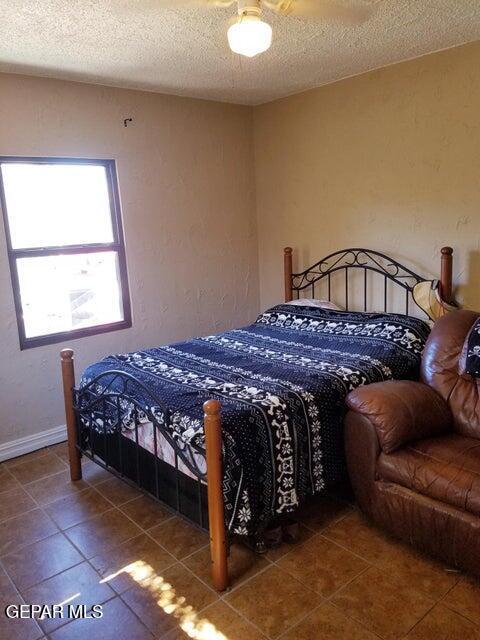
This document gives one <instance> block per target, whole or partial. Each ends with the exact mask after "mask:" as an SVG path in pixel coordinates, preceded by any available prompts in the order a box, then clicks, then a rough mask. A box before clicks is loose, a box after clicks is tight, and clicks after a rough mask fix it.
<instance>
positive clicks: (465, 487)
mask: <svg viewBox="0 0 480 640" xmlns="http://www.w3.org/2000/svg"><path fill="white" fill-rule="evenodd" d="M376 476H377V479H378V480H384V481H387V482H394V483H397V484H399V485H401V486H403V487H406V488H408V489H411V490H412V491H416V492H417V493H420V494H422V495H424V496H428V497H430V498H434V499H436V500H439V501H440V502H446V503H447V504H450V505H451V506H454V507H457V508H458V509H462V510H465V511H468V512H470V513H472V514H474V515H477V516H480V440H478V439H476V438H468V437H465V436H462V435H459V434H457V433H451V434H448V435H444V436H441V437H436V438H426V439H424V440H418V441H417V442H412V443H410V444H409V445H408V446H406V447H404V448H402V449H399V450H397V451H394V452H393V453H381V454H380V456H379V457H378V460H377V468H376Z"/></svg>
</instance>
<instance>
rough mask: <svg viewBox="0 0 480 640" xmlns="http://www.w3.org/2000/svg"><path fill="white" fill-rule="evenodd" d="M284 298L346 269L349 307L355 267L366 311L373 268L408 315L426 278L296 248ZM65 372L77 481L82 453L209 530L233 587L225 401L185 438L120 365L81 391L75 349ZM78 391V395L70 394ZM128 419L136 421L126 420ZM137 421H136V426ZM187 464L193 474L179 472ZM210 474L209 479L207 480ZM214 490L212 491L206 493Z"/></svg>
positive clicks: (223, 577)
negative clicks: (305, 264)
mask: <svg viewBox="0 0 480 640" xmlns="http://www.w3.org/2000/svg"><path fill="white" fill-rule="evenodd" d="M284 265H285V269H284V276H285V301H286V302H288V301H290V300H292V298H293V296H294V293H296V297H297V298H299V297H300V292H302V291H305V290H307V289H309V290H310V292H311V294H312V297H314V296H315V285H316V284H317V283H318V282H319V281H321V280H323V279H325V278H326V280H327V289H328V299H329V300H331V299H332V283H331V278H332V275H333V274H334V273H336V272H339V271H341V270H344V272H345V285H344V286H345V307H346V310H347V311H348V310H349V275H350V273H351V272H352V271H353V270H355V269H361V270H363V272H364V278H363V307H364V308H363V311H367V306H368V304H367V303H368V279H367V274H368V272H369V271H372V272H375V273H377V274H379V275H380V276H383V278H384V293H383V297H384V311H385V312H387V306H388V305H387V303H388V289H387V284H388V281H392V282H394V283H395V284H396V285H398V286H399V287H401V288H402V289H403V290H404V291H405V313H406V315H408V314H409V296H410V295H411V294H412V290H413V287H414V286H415V285H416V284H417V283H418V282H421V281H422V280H424V278H422V277H421V276H420V275H418V274H417V273H415V272H414V271H412V270H411V269H409V268H407V267H405V266H404V265H403V264H401V263H400V262H397V261H396V260H393V259H392V258H390V257H389V256H387V255H385V254H383V253H379V252H377V251H373V250H369V249H361V248H351V249H344V250H341V251H337V252H334V253H331V254H330V255H328V256H326V257H325V258H323V259H322V260H320V261H318V262H316V263H315V264H314V265H312V266H311V267H309V268H308V269H306V270H304V271H301V272H298V273H294V272H293V271H292V249H290V248H288V247H287V248H286V249H285V251H284ZM451 269H452V250H451V249H450V248H448V247H446V248H444V249H442V276H441V284H442V286H443V288H444V291H446V290H447V288H448V287H450V290H451ZM62 375H63V388H64V398H65V409H66V415H67V428H68V437H69V453H70V470H71V477H72V480H78V479H80V478H81V465H80V456H81V455H84V456H86V457H87V458H89V459H91V460H93V461H94V462H95V463H97V464H99V465H100V466H101V467H103V468H104V469H107V470H108V471H110V472H111V473H113V474H114V475H116V476H118V477H120V478H122V479H123V480H125V481H126V482H128V483H130V484H132V485H133V486H135V487H138V488H140V489H141V490H143V491H144V492H146V493H148V494H149V495H151V496H152V497H153V498H155V499H156V500H158V501H159V502H161V503H162V504H163V505H164V506H166V508H167V509H169V510H171V511H172V512H173V513H175V514H177V515H179V516H181V517H184V518H186V519H188V521H189V522H191V523H193V524H194V525H197V526H198V527H200V528H202V529H207V530H208V529H209V530H210V541H211V552H212V574H213V582H214V585H215V587H216V588H217V589H218V590H223V589H225V588H226V586H227V585H228V573H227V551H228V531H227V527H226V524H225V516H224V504H223V489H222V479H223V472H222V461H223V453H222V446H223V445H222V432H221V417H220V409H221V407H220V403H219V402H218V401H216V400H210V401H208V402H207V403H205V404H204V410H205V416H204V436H205V439H204V440H203V441H200V442H194V443H188V444H187V443H186V442H184V441H183V440H182V439H181V434H180V433H179V432H178V431H176V430H175V427H174V424H173V421H172V411H171V410H170V409H169V408H168V407H167V406H165V405H164V403H163V402H162V400H161V399H160V398H158V397H156V396H155V394H153V393H152V392H151V391H150V390H149V389H148V388H147V387H146V386H145V385H144V384H143V383H142V382H140V381H139V380H137V379H136V378H135V377H134V376H132V375H130V374H128V373H126V372H123V371H119V370H111V371H106V372H102V373H101V374H100V375H99V376H97V377H95V379H94V380H91V381H90V382H89V383H88V384H86V385H85V386H84V387H83V388H78V389H77V388H75V380H74V369H73V351H72V350H71V349H64V350H63V351H62ZM72 389H73V398H72ZM138 390H141V392H142V395H143V396H144V397H145V398H148V399H149V400H151V404H150V406H149V407H148V408H145V407H144V406H141V405H140V404H139V401H138V400H137V399H136V394H135V391H138ZM126 422H129V423H130V426H128V425H126ZM145 422H151V424H152V429H153V442H154V453H153V454H152V453H150V452H148V451H147V450H146V449H145V448H143V447H142V446H141V445H140V443H139V433H138V432H139V428H140V426H141V425H142V423H145ZM132 425H133V426H132ZM126 428H130V429H131V430H132V429H133V431H134V433H135V438H134V439H133V440H131V439H129V438H127V437H124V436H123V433H125V429H126ZM160 437H162V438H163V439H164V440H165V441H166V442H167V443H168V445H169V446H170V447H171V448H172V450H173V453H174V462H175V464H174V467H172V465H170V464H168V463H167V462H165V461H163V460H162V459H161V458H160V457H159V455H158V444H159V438H160ZM194 453H196V454H198V455H200V456H202V457H203V458H204V459H205V460H206V471H205V470H204V469H201V468H200V467H199V466H198V463H197V461H196V460H195V456H194ZM179 461H181V462H182V463H183V464H184V465H185V466H186V468H187V469H188V470H189V471H190V473H191V474H192V477H190V476H188V475H187V474H185V473H183V471H182V470H180V469H179ZM207 475H208V478H207ZM207 494H208V495H207ZM253 543H254V544H255V545H256V548H257V550H258V551H263V550H265V545H264V542H263V539H261V538H259V537H257V538H256V539H255V540H253Z"/></svg>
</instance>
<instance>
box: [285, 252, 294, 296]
mask: <svg viewBox="0 0 480 640" xmlns="http://www.w3.org/2000/svg"><path fill="white" fill-rule="evenodd" d="M283 273H284V278H285V302H291V301H292V299H293V295H292V247H285V249H284V250H283Z"/></svg>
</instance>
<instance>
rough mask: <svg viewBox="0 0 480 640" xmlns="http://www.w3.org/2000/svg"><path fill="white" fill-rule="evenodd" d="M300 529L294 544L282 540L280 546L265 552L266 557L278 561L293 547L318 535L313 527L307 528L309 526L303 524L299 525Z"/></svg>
mask: <svg viewBox="0 0 480 640" xmlns="http://www.w3.org/2000/svg"><path fill="white" fill-rule="evenodd" d="M298 531H299V534H298V541H297V542H295V543H294V544H287V543H286V542H282V544H281V545H279V546H278V547H274V548H272V549H269V550H268V551H267V553H266V554H265V558H267V559H268V560H271V561H272V562H276V561H277V560H279V559H280V558H282V557H283V556H285V555H287V553H290V551H291V550H292V549H293V548H295V547H296V546H297V545H299V544H302V543H303V542H306V541H307V540H309V539H310V538H312V537H313V536H315V535H317V534H316V533H315V532H314V531H312V530H311V529H307V527H305V526H304V525H303V524H300V525H299V528H298Z"/></svg>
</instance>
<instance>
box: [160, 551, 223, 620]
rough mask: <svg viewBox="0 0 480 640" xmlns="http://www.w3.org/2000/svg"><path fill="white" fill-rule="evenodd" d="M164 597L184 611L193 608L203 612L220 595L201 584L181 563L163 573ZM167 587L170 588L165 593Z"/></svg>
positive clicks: (162, 586) (162, 587)
mask: <svg viewBox="0 0 480 640" xmlns="http://www.w3.org/2000/svg"><path fill="white" fill-rule="evenodd" d="M161 577H162V580H163V583H162V585H161V589H162V597H164V598H165V599H166V600H172V601H174V602H175V603H177V604H178V605H181V606H182V608H183V609H185V608H193V609H195V610H196V611H201V610H202V609H204V608H205V607H206V606H208V605H209V604H211V603H212V602H215V601H216V600H218V597H219V596H218V593H217V592H216V591H213V589H209V588H208V587H206V586H205V585H204V584H202V583H201V582H200V580H198V579H197V578H196V577H195V576H194V575H193V574H192V573H191V572H190V571H189V570H188V569H186V568H185V567H184V566H183V565H181V564H180V563H177V564H174V565H173V566H171V567H169V568H168V569H166V570H165V571H164V572H163V573H162V576H161ZM165 585H170V588H169V589H167V590H166V591H164V590H163V589H164V587H165Z"/></svg>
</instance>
